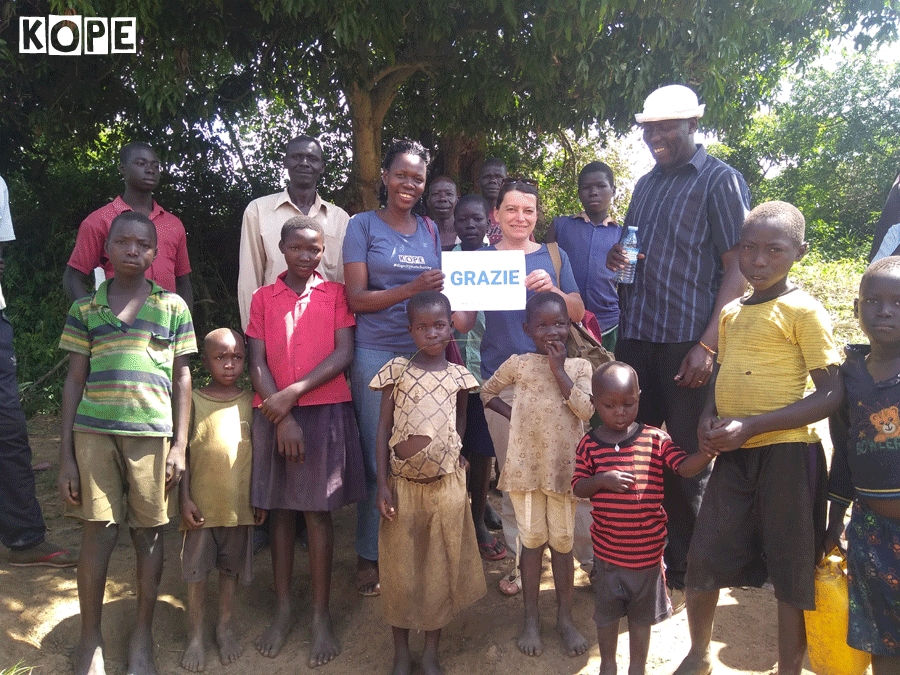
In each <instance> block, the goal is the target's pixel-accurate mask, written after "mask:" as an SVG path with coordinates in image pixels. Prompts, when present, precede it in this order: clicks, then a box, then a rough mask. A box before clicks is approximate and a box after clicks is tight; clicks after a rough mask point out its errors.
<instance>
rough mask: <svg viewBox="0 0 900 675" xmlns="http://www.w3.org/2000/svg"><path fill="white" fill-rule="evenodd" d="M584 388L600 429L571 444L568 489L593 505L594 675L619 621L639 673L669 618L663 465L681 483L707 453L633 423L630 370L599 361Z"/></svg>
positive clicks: (607, 663)
mask: <svg viewBox="0 0 900 675" xmlns="http://www.w3.org/2000/svg"><path fill="white" fill-rule="evenodd" d="M591 388H592V391H593V402H594V407H595V408H596V410H597V414H598V415H600V419H601V420H602V422H603V424H602V425H601V426H599V427H597V428H596V429H594V430H593V431H591V432H590V433H589V434H588V435H587V436H585V437H584V438H583V439H581V442H580V443H579V444H578V449H577V451H576V455H575V471H574V474H573V477H572V491H573V492H574V493H575V496H576V497H581V498H588V497H589V498H590V500H591V506H592V507H593V509H592V511H591V514H592V516H593V523H592V525H591V539H592V540H593V544H594V572H593V573H592V574H591V580H592V582H593V586H594V594H595V612H594V622H595V623H596V624H597V640H598V642H599V645H600V672H601V673H605V672H615V663H616V642H617V640H618V635H619V619H621V618H622V617H623V616H627V617H628V636H629V641H630V644H631V659H632V662H631V664H630V665H629V668H628V672H629V673H637V672H644V668H643V666H644V665H645V664H646V662H647V653H648V650H649V647H650V627H651V626H652V625H653V624H656V623H659V622H660V621H663V620H664V619H666V618H668V617H669V616H670V613H671V607H670V605H669V600H668V597H667V596H666V589H665V584H664V575H663V571H662V554H663V547H664V546H665V543H666V512H665V510H664V509H663V507H662V501H663V465H664V464H665V465H666V466H668V467H669V468H670V469H671V470H672V471H674V472H675V473H676V474H678V477H679V480H683V478H682V477H685V478H686V477H690V476H694V475H696V474H697V473H699V472H700V471H703V470H704V469H705V468H706V467H707V466H709V463H710V461H711V460H712V458H713V456H714V452H710V454H706V453H705V452H698V453H695V454H693V455H688V454H687V453H685V452H684V450H682V449H681V448H679V447H678V446H677V445H675V444H674V443H673V442H672V439H671V438H669V436H668V434H666V433H665V432H664V431H661V430H659V429H655V428H653V427H649V426H645V425H643V424H638V423H637V422H635V418H636V417H637V413H638V403H639V401H640V395H641V392H640V390H639V389H638V378H637V373H635V372H634V369H633V368H631V366H628V365H626V364H624V363H621V362H618V361H613V362H611V363H604V364H603V365H602V366H600V367H599V368H598V369H597V372H595V373H594V376H593V378H592V381H591ZM639 659H642V661H641V663H640V665H639V664H638V663H636V661H637V660H639Z"/></svg>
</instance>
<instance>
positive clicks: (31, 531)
mask: <svg viewBox="0 0 900 675" xmlns="http://www.w3.org/2000/svg"><path fill="white" fill-rule="evenodd" d="M46 529H47V528H46V526H45V525H44V517H43V515H42V514H41V507H40V505H39V504H38V501H37V496H36V495H35V489H34V472H33V471H32V470H31V446H30V445H28V429H27V427H26V426H25V414H24V413H23V412H22V405H21V403H20V402H19V387H18V384H17V383H16V355H15V353H13V328H12V324H10V323H9V320H8V319H7V318H6V314H5V312H2V311H0V542H2V543H3V545H4V546H6V547H7V548H12V549H26V548H31V547H32V546H35V545H37V544H40V543H41V542H42V541H44V532H45V530H46Z"/></svg>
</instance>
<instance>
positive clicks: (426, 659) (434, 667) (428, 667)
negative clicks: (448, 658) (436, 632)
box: [421, 652, 444, 675]
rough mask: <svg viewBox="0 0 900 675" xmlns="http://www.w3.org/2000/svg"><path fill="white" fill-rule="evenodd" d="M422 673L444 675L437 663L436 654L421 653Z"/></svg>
mask: <svg viewBox="0 0 900 675" xmlns="http://www.w3.org/2000/svg"><path fill="white" fill-rule="evenodd" d="M421 665H422V672H423V673H425V675H444V669H443V668H441V665H440V663H439V662H438V658H437V654H427V653H425V652H422V664H421Z"/></svg>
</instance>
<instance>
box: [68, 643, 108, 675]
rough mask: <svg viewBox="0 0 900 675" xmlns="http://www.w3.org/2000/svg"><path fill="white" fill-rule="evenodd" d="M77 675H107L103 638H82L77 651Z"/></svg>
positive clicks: (75, 657)
mask: <svg viewBox="0 0 900 675" xmlns="http://www.w3.org/2000/svg"><path fill="white" fill-rule="evenodd" d="M74 666H75V668H74V670H75V675H106V668H105V666H104V663H103V638H101V637H99V636H98V637H97V638H90V637H85V636H82V638H81V643H80V644H79V645H78V648H77V649H76V650H75V656H74Z"/></svg>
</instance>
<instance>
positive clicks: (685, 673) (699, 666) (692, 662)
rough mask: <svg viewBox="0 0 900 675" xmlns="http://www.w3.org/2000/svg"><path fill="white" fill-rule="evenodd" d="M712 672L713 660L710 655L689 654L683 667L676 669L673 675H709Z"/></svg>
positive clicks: (683, 662) (682, 663)
mask: <svg viewBox="0 0 900 675" xmlns="http://www.w3.org/2000/svg"><path fill="white" fill-rule="evenodd" d="M711 672H712V659H711V658H710V656H709V654H708V653H706V654H695V653H694V652H688V655H687V656H685V657H684V661H682V662H681V665H679V666H678V668H676V669H675V672H674V673H672V675H709V674H710V673H711Z"/></svg>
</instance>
